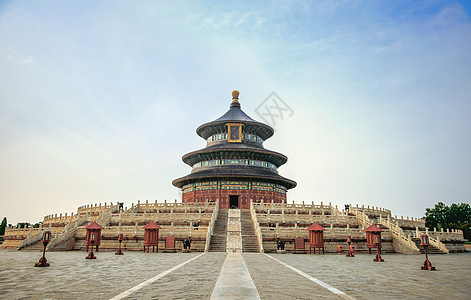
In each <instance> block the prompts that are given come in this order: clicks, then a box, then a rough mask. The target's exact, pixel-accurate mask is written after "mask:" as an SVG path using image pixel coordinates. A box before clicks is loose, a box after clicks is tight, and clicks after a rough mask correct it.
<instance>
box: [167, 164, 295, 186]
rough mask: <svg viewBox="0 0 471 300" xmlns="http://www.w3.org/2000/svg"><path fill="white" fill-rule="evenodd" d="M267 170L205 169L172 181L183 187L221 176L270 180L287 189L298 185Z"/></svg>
mask: <svg viewBox="0 0 471 300" xmlns="http://www.w3.org/2000/svg"><path fill="white" fill-rule="evenodd" d="M268 172H270V171H267V172H266V174H260V172H258V173H259V174H257V173H255V174H251V172H248V170H243V169H241V170H237V169H234V168H231V169H227V170H217V172H215V170H205V171H201V172H195V173H191V174H189V175H187V176H184V177H181V178H178V179H175V180H174V181H172V184H173V185H174V186H176V187H178V188H182V187H183V186H184V185H185V184H189V183H194V182H199V181H201V180H221V178H231V179H234V178H243V179H255V180H261V181H268V182H273V183H277V184H280V185H283V186H285V187H286V189H292V188H294V187H296V185H297V183H296V181H294V180H291V179H288V178H285V177H283V176H280V175H278V174H275V173H273V172H270V173H272V174H270V173H268Z"/></svg>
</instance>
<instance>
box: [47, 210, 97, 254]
mask: <svg viewBox="0 0 471 300" xmlns="http://www.w3.org/2000/svg"><path fill="white" fill-rule="evenodd" d="M87 221H88V215H83V216H79V217H78V218H77V220H75V221H74V222H70V223H69V224H67V225H66V226H65V227H64V230H63V231H62V233H61V234H59V235H57V236H55V237H54V238H53V239H52V240H51V242H50V243H49V245H48V246H47V248H46V250H47V251H51V250H54V248H56V247H57V246H59V245H61V244H63V243H65V242H66V241H68V240H69V239H70V238H72V237H74V236H75V232H76V231H77V228H78V227H79V226H81V225H82V224H83V223H85V222H87Z"/></svg>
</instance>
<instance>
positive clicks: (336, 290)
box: [265, 253, 355, 300]
mask: <svg viewBox="0 0 471 300" xmlns="http://www.w3.org/2000/svg"><path fill="white" fill-rule="evenodd" d="M265 255H266V256H268V257H269V258H271V259H273V260H274V261H276V262H278V263H280V264H281V265H283V266H285V267H287V268H289V269H291V270H293V271H294V272H296V273H298V274H299V275H301V276H303V277H305V278H307V279H309V280H311V281H312V282H314V283H316V284H318V285H320V286H321V287H323V288H325V289H327V290H329V291H331V292H332V293H334V294H336V295H338V296H340V298H342V299H347V300H355V298H352V297H350V296H349V295H347V294H345V293H344V292H342V291H340V290H338V289H336V288H334V287H333V286H331V285H329V284H327V283H325V282H323V281H321V280H319V279H317V278H314V277H312V276H311V275H309V274H306V273H304V272H303V271H301V270H298V269H296V268H295V267H293V266H290V265H288V264H287V263H284V262H282V261H280V260H278V259H276V258H274V257H273V256H270V255H268V254H266V253H265Z"/></svg>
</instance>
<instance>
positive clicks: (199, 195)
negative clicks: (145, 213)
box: [182, 182, 286, 208]
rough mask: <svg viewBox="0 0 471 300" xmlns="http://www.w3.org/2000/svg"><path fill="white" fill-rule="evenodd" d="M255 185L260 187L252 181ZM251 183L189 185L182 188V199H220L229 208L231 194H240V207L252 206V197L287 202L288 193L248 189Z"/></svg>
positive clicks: (186, 200) (212, 200)
mask: <svg viewBox="0 0 471 300" xmlns="http://www.w3.org/2000/svg"><path fill="white" fill-rule="evenodd" d="M252 184H253V186H255V187H256V188H259V187H260V186H258V185H257V183H255V182H254V183H252ZM252 184H250V185H232V186H231V185H220V186H221V187H222V188H217V185H207V184H205V183H203V184H202V185H205V188H207V189H199V188H198V187H197V188H196V189H195V188H194V187H191V186H187V187H186V188H184V189H183V190H182V192H183V195H182V201H183V202H184V203H185V202H188V203H191V202H195V201H198V202H204V201H210V202H215V201H218V199H219V201H220V203H219V204H220V207H221V208H229V202H230V200H229V199H230V197H229V196H230V195H238V196H239V205H238V206H239V208H250V199H252V201H253V202H265V203H270V202H275V203H283V202H285V203H286V193H280V192H275V191H273V190H272V191H263V190H258V189H257V190H254V189H248V188H247V187H248V186H251V185H252Z"/></svg>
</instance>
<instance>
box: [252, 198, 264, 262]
mask: <svg viewBox="0 0 471 300" xmlns="http://www.w3.org/2000/svg"><path fill="white" fill-rule="evenodd" d="M250 214H251V216H252V223H253V226H254V231H255V235H256V236H257V241H258V250H259V251H260V253H263V236H262V231H261V230H260V224H259V223H258V220H257V214H256V213H255V209H254V206H253V202H252V200H250Z"/></svg>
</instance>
